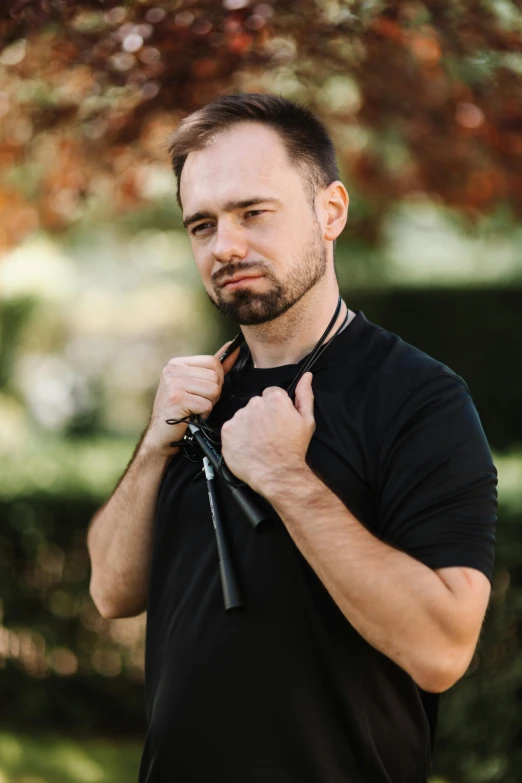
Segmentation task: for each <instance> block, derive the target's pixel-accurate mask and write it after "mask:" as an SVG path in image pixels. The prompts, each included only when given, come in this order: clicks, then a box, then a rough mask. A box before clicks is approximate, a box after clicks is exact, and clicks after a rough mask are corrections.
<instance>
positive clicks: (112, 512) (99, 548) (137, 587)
mask: <svg viewBox="0 0 522 783" xmlns="http://www.w3.org/2000/svg"><path fill="white" fill-rule="evenodd" d="M175 451H177V449H175V450H174V449H173V453H174V452H175ZM169 460H170V457H167V456H165V455H164V454H162V453H158V452H157V451H155V450H154V449H153V448H151V447H149V446H148V445H147V444H145V443H144V439H143V438H142V440H141V441H140V443H139V444H138V446H137V448H136V450H135V452H134V455H133V458H132V460H131V462H130V463H129V465H128V467H127V470H126V471H125V473H124V475H123V476H122V478H121V480H120V482H119V483H118V485H117V487H116V489H115V490H114V492H113V494H112V495H111V497H110V498H109V500H108V501H107V503H105V505H104V506H102V507H101V509H100V510H99V511H98V512H97V513H96V514H95V516H94V518H93V520H92V522H91V525H90V528H89V532H88V535H87V546H88V549H89V554H90V556H91V563H92V574H91V586H90V590H91V595H92V598H93V601H94V603H95V604H96V606H97V608H98V610H99V612H100V614H102V615H103V616H104V617H132V616H134V615H137V614H140V613H141V612H143V611H145V609H146V607H147V595H148V577H149V570H150V560H151V554H152V536H153V522H154V510H155V505H156V498H157V493H158V489H159V485H160V483H161V479H162V476H163V473H164V470H165V467H166V466H167V464H168V462H169Z"/></svg>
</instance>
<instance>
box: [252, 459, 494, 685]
mask: <svg viewBox="0 0 522 783" xmlns="http://www.w3.org/2000/svg"><path fill="white" fill-rule="evenodd" d="M264 494H265V496H266V497H267V498H268V499H269V500H270V502H271V503H272V505H273V506H274V508H275V510H276V511H277V512H278V514H279V516H280V517H281V519H282V520H283V522H284V523H285V525H286V527H287V529H288V532H289V533H290V535H291V536H292V538H293V539H294V541H295V543H296V545H297V546H298V548H299V549H300V550H301V553H302V554H303V555H304V557H305V558H306V559H307V560H308V562H309V563H310V565H311V566H312V568H313V569H314V571H315V572H316V573H317V575H318V576H319V578H320V579H321V581H322V582H323V584H324V586H325V587H326V589H327V590H328V592H329V593H330V595H331V596H332V598H333V599H334V601H335V602H336V604H337V605H338V606H339V608H340V610H341V611H342V612H343V614H344V615H345V617H346V618H347V619H348V620H349V621H350V623H351V624H352V625H353V626H354V628H356V629H357V631H358V632H359V633H360V634H361V636H363V637H364V638H365V639H366V640H367V641H368V642H369V643H370V644H371V645H373V647H376V648H377V649H378V650H380V652H382V653H384V655H387V656H388V657H389V658H391V659H392V660H393V661H395V663H397V664H398V665H399V666H400V667H401V668H403V669H405V671H407V672H408V674H410V676H411V677H412V678H413V680H414V681H415V682H416V683H417V685H419V686H420V687H421V688H423V689H424V690H426V691H432V692H435V693H439V692H441V691H445V690H447V689H448V688H450V687H451V686H452V685H453V684H454V683H455V682H456V681H457V680H458V679H459V678H460V677H462V675H463V674H464V673H465V671H466V669H467V668H468V666H469V663H470V660H471V657H472V655H473V652H474V650H475V647H476V644H477V640H478V636H479V633H480V628H481V625H482V621H483V619H484V615H485V612H486V607H487V604H488V600H489V594H490V583H489V581H488V579H487V578H486V577H485V576H484V574H482V573H481V572H480V571H477V570H476V569H473V568H461V567H452V568H441V569H438V570H432V569H431V568H428V566H426V565H424V564H423V563H421V562H419V561H418V560H415V559H414V558H413V557H411V556H410V555H408V554H406V553H405V552H401V551H399V550H398V549H395V548H394V547H392V546H389V545H388V544H386V543H384V542H383V541H380V540H379V539H377V538H376V537H375V536H374V535H373V534H372V533H370V532H369V531H368V530H366V528H365V527H363V525H362V524H361V523H360V522H359V521H358V520H357V519H356V518H355V517H354V516H353V514H351V513H350V511H349V510H348V509H347V508H346V506H345V505H344V504H343V503H342V501H341V500H339V498H338V497H337V496H336V495H334V493H333V492H332V491H331V490H330V489H329V488H328V487H326V486H325V485H324V484H323V483H322V481H320V480H319V479H318V478H317V477H316V476H315V475H314V474H313V473H312V471H311V470H309V468H308V467H306V466H305V467H303V468H302V469H301V470H296V469H294V470H292V471H289V472H283V471H281V472H280V474H279V476H278V477H277V480H273V481H272V483H271V484H270V485H268V486H267V488H266V489H265V493H264Z"/></svg>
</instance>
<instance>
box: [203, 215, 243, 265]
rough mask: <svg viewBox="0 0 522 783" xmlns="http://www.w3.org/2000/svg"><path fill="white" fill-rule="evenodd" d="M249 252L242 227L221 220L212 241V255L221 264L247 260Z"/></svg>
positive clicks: (230, 221) (229, 221)
mask: <svg viewBox="0 0 522 783" xmlns="http://www.w3.org/2000/svg"><path fill="white" fill-rule="evenodd" d="M247 252H248V247H247V242H246V237H245V234H244V232H243V231H242V229H241V227H240V226H238V225H236V224H234V223H233V221H232V220H227V221H225V220H220V221H219V223H218V225H217V226H216V230H215V232H214V237H213V240H212V255H213V256H214V258H215V259H216V260H217V261H219V262H220V263H221V264H229V263H230V262H231V261H237V260H238V259H243V258H245V256H246V254H247Z"/></svg>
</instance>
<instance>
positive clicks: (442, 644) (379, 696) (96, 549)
mask: <svg viewBox="0 0 522 783" xmlns="http://www.w3.org/2000/svg"><path fill="white" fill-rule="evenodd" d="M170 152H171V155H172V162H173V167H174V171H175V173H176V175H177V177H178V199H179V203H180V206H181V208H182V211H183V219H184V224H185V226H186V228H187V230H188V232H189V236H190V241H191V244H192V250H193V254H194V259H195V263H196V265H197V268H198V271H199V273H200V275H201V279H202V282H203V285H204V286H205V289H206V291H207V293H208V296H209V297H210V299H211V301H212V302H213V303H214V304H215V305H216V306H217V307H218V308H219V309H220V310H221V311H222V312H223V313H225V315H227V316H228V317H230V318H233V319H234V320H235V321H237V322H238V323H239V324H240V325H241V330H242V332H243V335H244V337H245V339H246V345H245V346H243V347H242V348H241V350H240V351H238V350H236V351H235V353H233V354H232V355H231V356H230V357H229V358H228V359H227V360H226V361H225V362H224V364H223V366H222V365H221V364H220V363H219V360H218V357H219V356H220V354H221V351H218V352H217V353H216V355H215V356H193V357H188V358H187V357H183V358H175V359H172V360H171V361H170V362H169V363H168V365H167V366H166V367H165V368H164V370H163V373H162V376H161V380H160V384H159V387H158V392H157V395H156V399H155V402H154V407H153V412H152V416H151V420H150V423H149V425H148V427H147V429H146V431H145V433H144V436H143V438H142V441H141V443H140V444H139V446H138V447H137V449H136V452H135V455H134V458H133V460H132V461H131V463H130V465H129V467H128V469H127V472H126V474H125V475H124V476H123V478H122V480H121V481H120V484H119V485H118V487H117V488H116V490H115V492H114V493H113V495H112V497H111V498H110V500H109V501H108V502H107V503H106V504H105V506H104V507H103V508H102V509H101V510H100V511H99V512H98V514H97V515H96V517H95V518H94V520H93V523H92V525H91V528H90V531H89V537H88V542H89V548H90V553H91V558H92V564H93V570H92V582H91V593H92V596H93V599H94V601H95V602H96V605H97V606H98V608H99V610H100V612H101V613H102V614H103V615H104V616H106V617H124V616H130V615H134V614H138V613H139V612H142V611H143V610H145V609H147V610H148V624H147V651H146V698H147V717H148V722H149V731H148V735H147V740H146V745H145V750H144V754H143V759H142V765H141V771H140V781H141V783H170V781H176V783H200V782H201V783H203V781H205V783H208V781H209V780H216V779H217V780H226V781H227V782H228V783H247V782H248V783H268V782H269V781H270V783H305V782H308V781H310V783H373V782H375V783H378V782H380V781H383V783H384V781H387V782H388V783H399V782H400V783H421V781H426V779H427V775H428V769H429V764H430V754H431V744H432V741H433V732H434V728H435V721H436V706H437V698H438V697H437V694H439V693H440V692H442V691H445V690H446V689H448V688H449V687H451V686H452V685H453V684H454V683H455V682H456V681H457V680H458V679H459V678H460V677H461V676H462V675H463V674H464V673H465V671H466V669H467V667H468V664H469V662H470V660H471V657H472V655H473V652H474V649H475V646H476V643H477V639H478V636H479V632H480V628H481V624H482V621H483V618H484V614H485V611H486V607H487V603H488V598H489V593H490V582H491V578H492V572H493V545H494V524H495V511H496V471H495V468H494V465H493V463H492V460H491V454H490V451H489V447H488V444H487V441H486V438H485V436H484V433H483V431H482V428H481V425H480V422H479V419H478V416H477V414H476V411H475V408H474V406H473V402H472V400H471V397H470V395H469V392H468V389H467V387H466V385H465V383H464V381H463V380H462V379H461V378H459V377H458V376H457V375H455V373H453V372H452V371H451V370H450V369H449V368H447V367H446V366H444V365H442V364H440V363H439V362H437V361H435V360H434V359H432V358H431V357H429V356H427V355H426V354H424V353H422V352H421V351H419V350H417V349H416V348H414V347H412V346H410V345H408V344H406V343H404V342H403V341H402V340H401V339H400V338H399V337H397V336H396V335H393V334H391V333H390V332H387V331H386V330H384V329H382V328H380V327H378V326H376V325H374V324H372V323H371V322H369V321H368V320H367V319H366V318H365V316H364V314H363V313H362V312H361V311H355V312H352V311H349V310H347V308H346V305H345V304H344V303H342V308H341V311H340V313H339V315H338V317H337V319H336V323H335V324H334V325H333V326H332V328H331V330H330V333H329V335H328V336H327V339H329V342H328V344H327V346H326V348H325V349H324V351H323V353H322V354H321V355H320V356H319V358H318V359H317V361H316V362H315V364H314V365H313V367H312V368H311V372H308V373H306V374H304V375H303V376H302V377H301V379H300V381H299V383H298V385H297V389H296V391H295V399H294V400H292V398H291V397H290V396H289V395H288V394H287V392H286V389H288V387H289V384H290V383H291V381H292V379H293V378H294V377H295V376H296V374H297V373H298V372H299V370H300V368H303V366H304V362H305V361H306V357H307V356H309V355H310V352H311V351H312V350H313V348H314V346H315V345H316V343H317V341H318V340H319V338H320V337H321V335H322V334H323V332H324V330H325V329H326V327H327V325H328V324H329V322H330V320H331V318H332V315H333V313H334V312H335V308H336V303H337V302H338V296H339V292H338V285H337V280H336V276H335V270H334V243H335V240H336V239H337V237H338V236H339V234H340V233H341V231H342V230H343V228H344V225H345V222H346V218H347V210H348V194H347V192H346V189H345V188H344V186H343V184H342V183H341V182H340V181H339V176H338V171H337V167H336V163H335V153H334V148H333V145H332V142H331V140H330V138H329V136H328V134H327V132H326V130H325V128H324V126H323V125H322V123H321V122H320V121H319V120H318V119H317V117H315V116H314V115H313V114H312V113H311V112H309V111H308V110H307V109H305V108H304V107H301V106H298V105H295V104H293V103H291V102H289V101H287V100H285V99H283V98H281V97H277V96H272V95H255V94H254V95H250V94H247V95H236V96H225V97H224V98H221V99H219V100H217V101H215V102H214V103H212V104H210V105H208V106H206V107H204V108H203V109H201V110H200V111H198V112H195V113H194V114H192V115H190V116H189V117H187V118H186V119H185V120H184V122H183V123H181V125H180V127H179V128H178V130H177V131H176V132H175V133H174V134H173V136H172V137H171V139H170ZM343 324H344V328H342V330H341V331H339V332H338V333H337V335H336V336H334V334H335V332H336V330H337V329H339V327H341V326H342V325H343ZM221 350H222V349H221ZM193 414H200V415H201V416H203V417H204V418H205V417H206V419H207V421H206V424H207V425H208V426H209V427H212V429H213V432H215V433H216V435H217V436H218V435H220V436H221V442H222V453H223V457H224V460H225V462H226V464H227V466H228V467H229V468H230V470H231V471H232V473H233V474H235V476H236V477H237V478H238V479H240V480H242V481H244V482H245V483H246V484H248V485H249V486H250V487H251V488H252V490H254V491H255V492H257V493H258V494H259V495H261V496H262V497H263V498H264V499H265V501H268V503H269V504H270V505H271V506H272V508H273V511H274V521H273V523H272V525H271V527H270V528H269V529H268V531H267V532H265V533H264V534H262V535H257V534H256V533H254V532H253V531H252V529H251V528H250V526H249V524H248V523H247V521H246V520H245V518H244V516H243V515H242V513H241V511H240V509H239V508H238V506H237V505H236V504H235V503H234V502H233V499H232V498H231V496H230V493H229V491H228V489H227V488H226V486H224V485H221V488H220V497H219V500H220V504H221V506H222V516H223V517H224V518H225V520H226V524H227V532H228V536H229V539H230V542H231V547H232V551H233V555H234V559H235V561H236V565H237V567H238V570H239V578H240V581H241V584H242V587H243V592H244V595H245V600H246V605H247V608H246V611H244V612H241V613H237V614H229V613H226V612H225V611H224V609H223V600H222V595H221V586H220V582H219V572H218V558H217V553H216V543H215V537H214V535H213V531H212V521H211V516H210V509H209V504H208V497H207V491H206V486H205V481H204V479H203V480H202V478H203V474H202V471H201V467H202V463H201V461H200V460H197V461H196V462H190V461H189V460H188V459H186V458H185V456H184V453H183V449H182V450H181V451H180V450H179V448H178V447H175V446H171V445H170V444H171V443H172V442H179V441H180V439H181V438H182V437H183V435H184V434H185V432H186V429H187V423H186V421H181V420H182V419H185V418H186V417H188V416H189V415H193ZM169 419H170V420H175V421H176V422H177V423H176V424H174V425H173V426H171V425H169V424H167V423H166V421H167V420H169Z"/></svg>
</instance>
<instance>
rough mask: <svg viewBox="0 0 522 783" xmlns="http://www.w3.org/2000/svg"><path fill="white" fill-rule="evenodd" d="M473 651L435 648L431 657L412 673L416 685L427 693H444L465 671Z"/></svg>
mask: <svg viewBox="0 0 522 783" xmlns="http://www.w3.org/2000/svg"><path fill="white" fill-rule="evenodd" d="M472 655H473V651H471V654H470V653H469V651H468V650H466V651H463V650H461V649H452V650H446V651H441V650H437V651H436V652H435V654H433V652H432V655H431V659H430V660H428V661H427V662H426V661H425V662H424V665H423V666H422V667H419V669H418V670H417V671H415V673H414V674H413V675H412V676H413V680H414V681H415V683H416V685H418V686H419V688H421V689H422V690H423V691H427V692H428V693H444V691H447V690H449V689H450V688H452V687H453V686H454V685H455V683H457V682H458V681H459V680H460V679H461V677H463V676H464V674H465V673H466V671H467V669H468V667H469V664H470V660H471V657H472Z"/></svg>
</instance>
